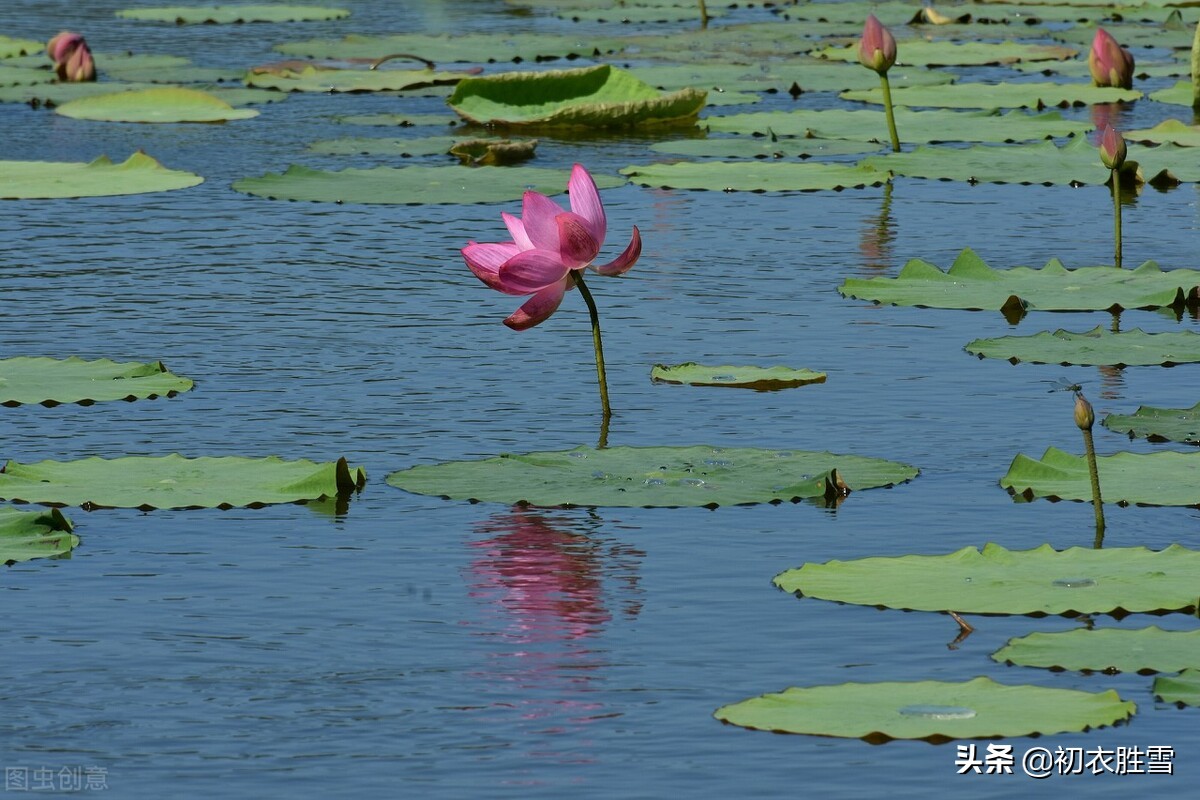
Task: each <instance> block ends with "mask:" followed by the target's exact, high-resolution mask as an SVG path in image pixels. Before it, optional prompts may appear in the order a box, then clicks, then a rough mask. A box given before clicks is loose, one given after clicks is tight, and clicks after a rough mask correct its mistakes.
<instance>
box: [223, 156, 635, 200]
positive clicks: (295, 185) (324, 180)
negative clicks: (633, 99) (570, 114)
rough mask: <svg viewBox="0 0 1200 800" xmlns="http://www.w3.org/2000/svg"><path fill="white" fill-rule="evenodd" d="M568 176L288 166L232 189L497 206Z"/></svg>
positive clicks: (559, 185)
mask: <svg viewBox="0 0 1200 800" xmlns="http://www.w3.org/2000/svg"><path fill="white" fill-rule="evenodd" d="M569 177H570V173H568V172H566V171H564V170H557V169H545V168H543V167H509V168H506V169H502V170H477V169H473V168H471V167H464V166H460V165H455V166H449V167H376V168H374V169H344V170H340V171H336V172H327V171H325V170H319V169H309V168H308V167H300V166H295V165H293V166H291V167H288V169H287V171H286V172H284V173H282V174H280V173H274V172H269V173H267V174H266V175H264V176H262V177H261V178H242V179H241V180H238V181H234V183H233V188H234V189H235V190H236V191H239V192H244V193H246V194H252V195H256V196H258V197H266V198H269V199H271V200H310V201H314V202H325V203H394V204H398V205H405V204H407V205H423V204H426V203H500V202H505V201H508V200H519V199H520V198H521V197H522V196H523V195H524V193H525V192H526V191H527V190H532V191H536V192H541V193H542V194H547V195H550V194H558V193H561V192H563V191H564V190H565V187H566V185H567V179H568V178H569ZM592 177H593V178H594V179H595V181H596V186H597V187H598V188H601V189H611V188H613V187H615V186H621V185H623V184H624V183H625V181H624V179H621V178H614V177H612V176H609V175H593V176H592Z"/></svg>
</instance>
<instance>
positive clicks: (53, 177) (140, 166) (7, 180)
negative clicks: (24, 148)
mask: <svg viewBox="0 0 1200 800" xmlns="http://www.w3.org/2000/svg"><path fill="white" fill-rule="evenodd" d="M200 183H204V178H201V177H200V176H199V175H193V174H192V173H190V172H184V171H183V170H175V169H167V168H166V167H164V166H163V165H162V164H160V163H158V161H156V160H155V159H153V158H151V157H150V156H148V155H146V154H145V153H143V152H141V151H138V152H136V153H134V154H133V155H131V156H130V157H129V158H127V159H126V160H125V161H124V162H122V163H120V164H114V163H113V162H112V161H110V160H109V158H108V156H100V157H99V158H97V159H96V160H95V161H92V162H90V163H83V162H78V163H75V162H61V161H0V198H3V199H5V200H27V199H45V198H54V197H106V196H109V195H119V194H142V193H144V192H166V191H170V190H172V189H186V188H187V187H189V186H195V185H197V184H200Z"/></svg>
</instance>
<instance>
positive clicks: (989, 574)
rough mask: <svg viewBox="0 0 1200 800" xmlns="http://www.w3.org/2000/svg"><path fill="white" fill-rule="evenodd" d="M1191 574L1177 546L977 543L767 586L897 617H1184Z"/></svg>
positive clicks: (815, 568)
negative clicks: (1151, 614) (1018, 547)
mask: <svg viewBox="0 0 1200 800" xmlns="http://www.w3.org/2000/svg"><path fill="white" fill-rule="evenodd" d="M1083 482H1084V485H1085V486H1086V485H1087V468H1086V467H1084V477H1083ZM1101 485H1106V484H1104V480H1103V476H1102V477H1101ZM1197 570H1200V551H1196V550H1188V549H1186V548H1184V547H1180V546H1179V545H1171V546H1170V547H1167V548H1166V549H1165V550H1158V551H1154V550H1148V549H1146V548H1145V547H1112V548H1105V549H1103V550H1094V549H1092V548H1090V547H1086V548H1085V547H1071V548H1068V549H1066V550H1062V551H1058V550H1055V549H1054V548H1052V547H1051V546H1050V545H1048V544H1044V545H1042V546H1041V547H1037V548H1034V549H1033V550H1006V549H1005V548H1003V547H1001V546H1000V545H998V544H987V545H985V546H984V548H983V550H982V551H980V550H978V549H976V548H974V547H964V548H963V549H962V550H958V551H957V552H954V553H948V554H946V555H940V556H918V555H909V556H899V557H895V558H878V557H873V558H861V559H856V560H854V561H829V562H827V563H825V564H805V565H804V566H802V567H800V568H799V569H790V570H788V571H786V572H783V573H781V574H779V575H777V576H775V581H774V582H775V585H776V586H778V587H779V588H780V589H783V590H784V591H786V592H793V593H799V594H801V595H802V596H805V597H814V598H817V599H819V600H832V601H834V602H838V603H852V604H854V605H863V606H877V607H879V608H894V609H903V610H906V611H957V612H959V613H961V614H1033V615H1038V616H1046V615H1051V614H1117V615H1123V614H1138V613H1145V612H1166V611H1189V612H1190V611H1192V610H1194V609H1195V608H1196V607H1197V603H1198V602H1200V601H1198V600H1197V598H1198V597H1200V593H1198V592H1197V591H1196V575H1197Z"/></svg>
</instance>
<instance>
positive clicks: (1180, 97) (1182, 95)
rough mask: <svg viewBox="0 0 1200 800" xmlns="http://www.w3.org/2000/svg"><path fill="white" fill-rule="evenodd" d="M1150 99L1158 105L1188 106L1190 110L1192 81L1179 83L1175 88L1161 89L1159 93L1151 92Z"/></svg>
mask: <svg viewBox="0 0 1200 800" xmlns="http://www.w3.org/2000/svg"><path fill="white" fill-rule="evenodd" d="M1150 99H1151V100H1154V101H1155V102H1157V103H1167V104H1169V105H1176V106H1188V107H1189V108H1190V107H1191V105H1192V82H1191V81H1190V80H1186V81H1179V82H1178V83H1176V84H1175V85H1174V86H1169V87H1167V88H1166V89H1159V90H1158V91H1157V92H1151V93H1150Z"/></svg>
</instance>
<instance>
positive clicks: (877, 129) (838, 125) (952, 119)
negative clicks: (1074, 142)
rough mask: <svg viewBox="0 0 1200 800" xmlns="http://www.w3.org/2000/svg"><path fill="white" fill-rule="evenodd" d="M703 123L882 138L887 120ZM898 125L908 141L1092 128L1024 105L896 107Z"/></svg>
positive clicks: (801, 116)
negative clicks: (1013, 108)
mask: <svg viewBox="0 0 1200 800" xmlns="http://www.w3.org/2000/svg"><path fill="white" fill-rule="evenodd" d="M701 124H702V125H703V126H705V127H706V128H708V129H709V130H710V131H722V132H725V133H753V134H760V135H763V136H769V135H771V134H775V135H777V136H811V137H818V138H821V139H854V140H858V141H865V142H871V141H882V140H886V139H887V120H886V118H885V116H884V112H882V111H846V110H844V109H840V108H833V109H828V110H826V111H814V110H803V111H764V112H755V113H751V114H731V115H729V116H725V117H707V118H706V119H704V120H702V121H701ZM896 127H897V128H898V129H899V130H900V131H901V132H902V137H903V139H904V141H905V142H911V143H920V142H1021V141H1027V140H1029V139H1047V138H1052V137H1053V138H1057V137H1061V136H1075V135H1078V134H1081V133H1086V132H1087V131H1090V130H1092V128H1093V126H1092V125H1090V124H1089V123H1085V122H1077V121H1074V120H1065V119H1063V118H1062V115H1061V114H1059V113H1058V112H1057V111H1050V112H1046V113H1044V114H1037V115H1034V114H1027V113H1025V112H1024V111H1010V112H1008V113H1007V114H1001V113H1000V112H999V111H972V112H963V111H946V110H935V111H911V110H909V109H906V108H899V109H896Z"/></svg>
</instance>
